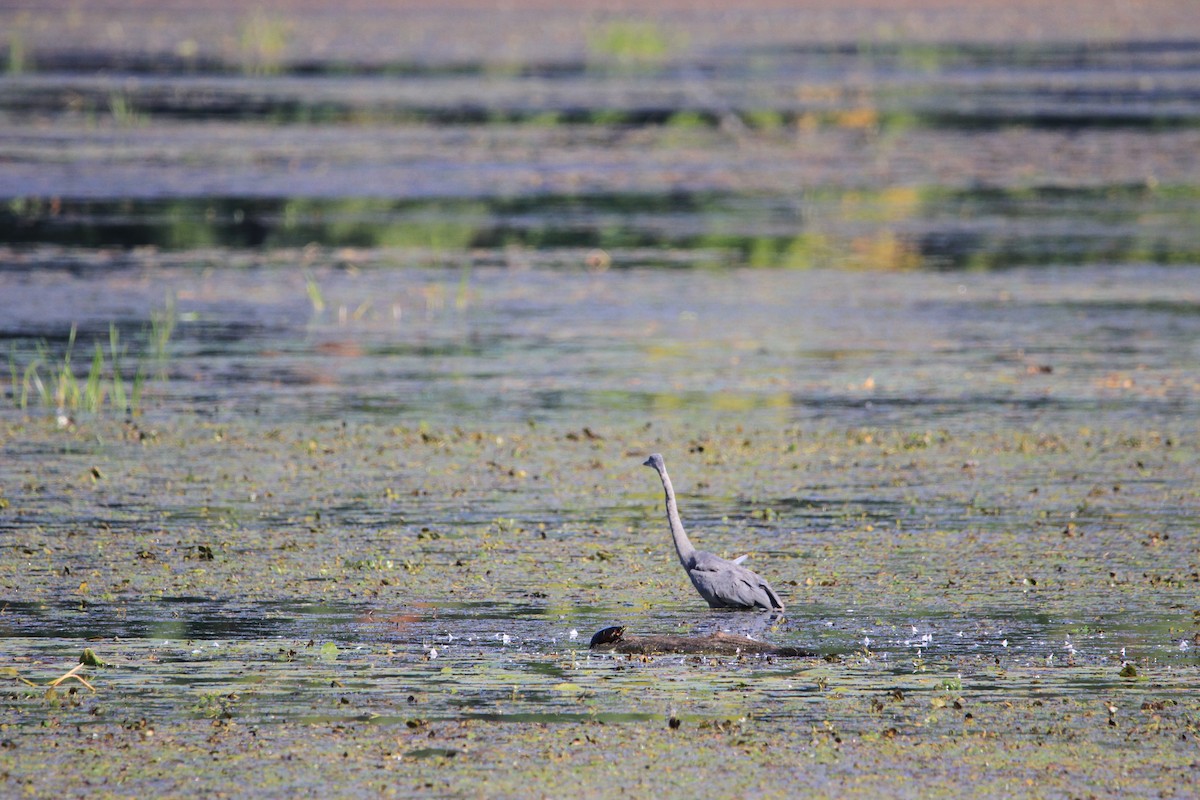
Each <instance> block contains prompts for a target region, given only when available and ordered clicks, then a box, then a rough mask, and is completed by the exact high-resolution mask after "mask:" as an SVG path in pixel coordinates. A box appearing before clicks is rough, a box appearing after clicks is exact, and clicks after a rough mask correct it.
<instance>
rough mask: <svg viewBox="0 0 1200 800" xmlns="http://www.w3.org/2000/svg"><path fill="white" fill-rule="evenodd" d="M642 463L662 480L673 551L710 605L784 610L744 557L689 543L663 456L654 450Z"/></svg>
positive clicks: (772, 591) (697, 589) (770, 589)
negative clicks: (724, 555)
mask: <svg viewBox="0 0 1200 800" xmlns="http://www.w3.org/2000/svg"><path fill="white" fill-rule="evenodd" d="M643 466H647V467H653V468H654V470H655V471H656V472H657V473H658V477H659V478H661V479H662V485H663V492H664V493H665V494H666V496H667V523H668V524H669V525H670V526H671V538H672V539H674V540H675V552H676V553H678V554H679V563H680V564H683V568H684V569H685V570H686V571H687V574H688V577H689V578H691V579H692V585H693V586H695V587H696V591H698V592H699V593H700V596H701V597H703V598H704V599H705V600H706V601H708V604H709V605H710V606H712V607H713V608H752V609H758V608H763V609H766V610H768V611H783V601H782V600H780V599H779V595H777V594H775V590H774V589H772V588H771V584H769V583H767V582H766V581H765V580H763V579H762V578H760V577H759V576H758V575H756V574H754V573H753V572H751V571H750V570H748V569H746V568H745V567H743V566H741V562H742V560H743V559H745V558H746V557H745V556H740V557H738V558H736V559H734V560H733V561H730V560H729V559H726V558H721V557H720V556H715V555H713V554H712V553H707V552H705V551H703V550H697V549H696V548H695V547H693V546H692V542H691V540H690V539H688V535H687V533H686V532H685V531H684V530H683V522H682V521H680V519H679V508H678V507H677V506H676V505H675V488H674V487H673V486H671V478H670V476H668V475H667V467H666V465H665V464H664V463H663V457H662V456H661V455H659V454H658V453H655V454H654V455H652V456H650V457H649V458H647V459H646V461H645V462H644V464H643Z"/></svg>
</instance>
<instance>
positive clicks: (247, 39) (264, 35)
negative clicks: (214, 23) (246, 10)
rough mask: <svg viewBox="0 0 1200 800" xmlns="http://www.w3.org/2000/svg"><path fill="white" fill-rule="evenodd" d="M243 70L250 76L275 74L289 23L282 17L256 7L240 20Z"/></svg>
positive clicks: (280, 66) (284, 46)
mask: <svg viewBox="0 0 1200 800" xmlns="http://www.w3.org/2000/svg"><path fill="white" fill-rule="evenodd" d="M240 41H241V56H242V69H243V71H245V72H246V73H247V74H250V75H278V74H279V73H280V72H281V71H282V70H283V54H284V51H285V50H286V49H287V44H288V26H287V23H286V22H284V21H283V20H281V19H279V18H277V17H272V16H269V15H268V14H267V13H266V12H265V11H263V10H262V9H261V8H259V9H256V10H255V11H254V12H253V13H251V14H250V15H249V16H248V17H247V18H246V20H245V22H243V23H242V26H241V33H240Z"/></svg>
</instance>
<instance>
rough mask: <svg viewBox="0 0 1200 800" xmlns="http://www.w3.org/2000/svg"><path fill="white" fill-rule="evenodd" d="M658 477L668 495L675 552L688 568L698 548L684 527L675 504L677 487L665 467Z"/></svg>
mask: <svg viewBox="0 0 1200 800" xmlns="http://www.w3.org/2000/svg"><path fill="white" fill-rule="evenodd" d="M658 477H660V478H662V485H663V492H665V493H666V495H667V522H668V523H670V525H671V538H672V539H674V540H675V552H676V553H678V554H679V562H680V563H681V564H683V567H684V569H688V568H689V567H691V565H692V561H693V560H694V558H695V556H696V548H694V547H692V542H691V540H690V539H688V535H687V532H686V531H684V529H683V522H682V521H681V520H680V519H679V508H678V507H677V506H676V505H675V487H674V486H672V485H671V478H670V477H669V476H668V475H667V471H666V470H665V469H663V470H659V473H658Z"/></svg>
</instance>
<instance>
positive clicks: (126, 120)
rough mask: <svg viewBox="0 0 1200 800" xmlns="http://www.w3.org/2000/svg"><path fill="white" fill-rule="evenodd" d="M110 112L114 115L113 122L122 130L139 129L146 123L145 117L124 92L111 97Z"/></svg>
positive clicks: (109, 101)
mask: <svg viewBox="0 0 1200 800" xmlns="http://www.w3.org/2000/svg"><path fill="white" fill-rule="evenodd" d="M108 111H109V113H110V114H111V115H112V119H113V122H115V123H116V124H117V125H119V126H120V127H122V128H138V127H141V126H142V125H144V124H145V121H146V119H145V115H143V114H142V113H141V112H140V111H138V110H137V108H136V107H135V106H134V104H133V101H132V100H131V99H130V98H129V97H128V96H127V95H126V94H125V93H124V92H117V93H115V94H112V95H109V98H108Z"/></svg>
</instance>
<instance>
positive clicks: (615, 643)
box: [589, 626, 816, 658]
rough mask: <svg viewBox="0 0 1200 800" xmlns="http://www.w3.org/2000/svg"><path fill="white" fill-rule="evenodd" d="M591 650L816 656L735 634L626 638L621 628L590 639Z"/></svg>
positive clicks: (607, 651)
mask: <svg viewBox="0 0 1200 800" xmlns="http://www.w3.org/2000/svg"><path fill="white" fill-rule="evenodd" d="M589 646H590V647H591V649H592V650H596V651H598V652H602V653H629V654H634V655H653V654H656V653H686V654H695V655H718V656H734V655H747V656H784V657H789V658H812V657H814V656H815V655H816V654H815V653H811V652H809V651H807V650H801V649H799V648H797V647H776V646H775V645H773V644H771V643H769V642H760V641H758V640H757V639H751V638H749V637H747V636H739V635H737V634H734V633H724V632H718V633H710V634H708V635H707V636H672V635H665V634H664V635H650V636H625V628H624V627H622V626H617V627H612V628H605V629H604V630H602V631H599V632H597V633H596V635H595V636H593V637H592V643H591V645H589Z"/></svg>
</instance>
